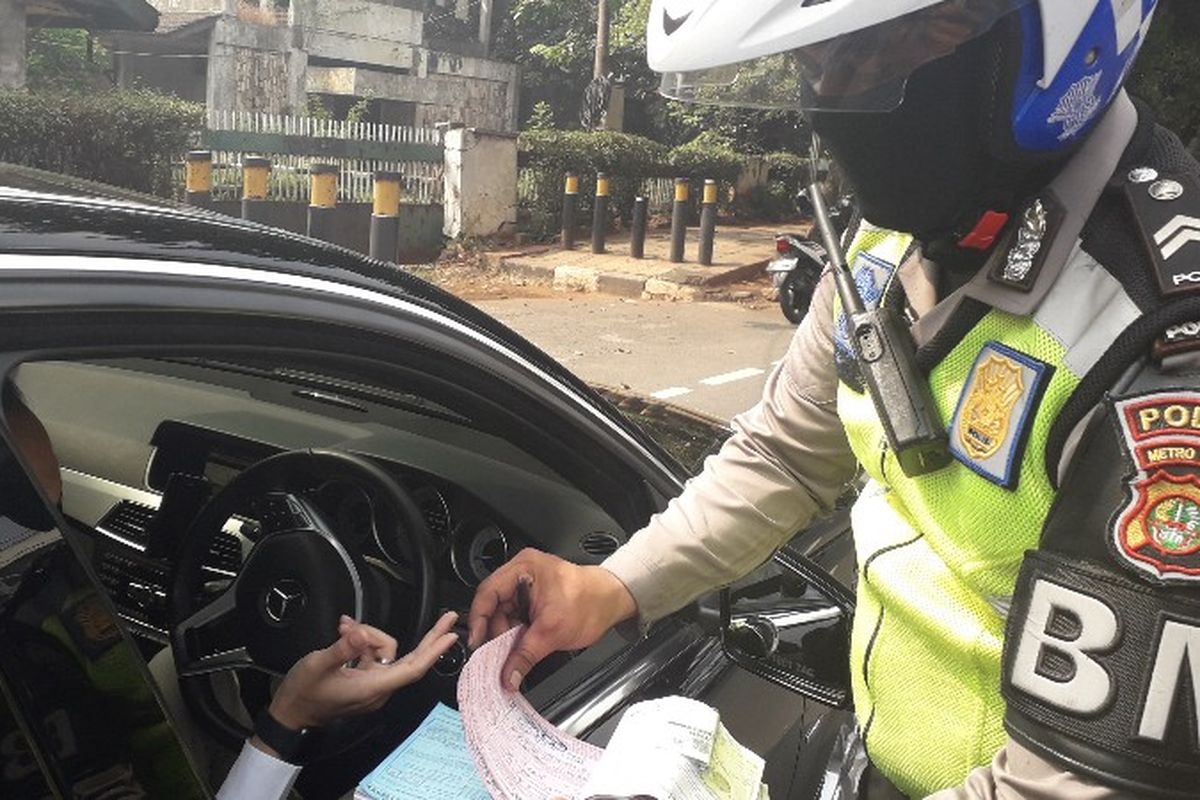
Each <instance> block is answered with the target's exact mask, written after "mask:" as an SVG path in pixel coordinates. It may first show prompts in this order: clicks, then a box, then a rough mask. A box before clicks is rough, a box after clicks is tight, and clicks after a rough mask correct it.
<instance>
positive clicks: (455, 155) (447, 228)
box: [443, 128, 517, 238]
mask: <svg viewBox="0 0 1200 800" xmlns="http://www.w3.org/2000/svg"><path fill="white" fill-rule="evenodd" d="M445 152H446V168H445V193H444V198H443V202H444V203H445V225H444V227H443V231H444V232H445V234H446V236H448V237H450V238H457V237H460V236H491V235H493V234H497V233H501V232H504V231H506V230H511V229H513V228H515V227H516V224H517V139H516V135H515V134H505V133H494V132H489V131H482V130H476V129H474V128H458V129H455V130H450V131H447V132H446V144H445Z"/></svg>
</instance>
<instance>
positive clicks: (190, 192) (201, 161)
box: [184, 150, 212, 208]
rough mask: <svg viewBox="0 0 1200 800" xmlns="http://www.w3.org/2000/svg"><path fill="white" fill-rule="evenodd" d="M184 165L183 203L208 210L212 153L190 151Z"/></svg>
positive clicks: (210, 192) (210, 193) (207, 151)
mask: <svg viewBox="0 0 1200 800" xmlns="http://www.w3.org/2000/svg"><path fill="white" fill-rule="evenodd" d="M184 163H185V167H184V202H186V203H187V204H188V205H189V206H197V207H199V208H208V206H209V205H210V204H211V203H212V152H211V151H209V150H192V151H191V152H189V153H188V154H187V157H186V159H185V161H184Z"/></svg>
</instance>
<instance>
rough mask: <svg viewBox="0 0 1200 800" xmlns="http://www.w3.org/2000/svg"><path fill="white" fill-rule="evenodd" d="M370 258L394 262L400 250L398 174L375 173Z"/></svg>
mask: <svg viewBox="0 0 1200 800" xmlns="http://www.w3.org/2000/svg"><path fill="white" fill-rule="evenodd" d="M370 247H371V258H378V259H379V260H381V261H393V262H394V261H395V260H396V256H397V254H398V251H399V248H400V173H398V172H376V173H375V207H374V209H373V211H372V213H371V245H370Z"/></svg>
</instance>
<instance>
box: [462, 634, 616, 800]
mask: <svg viewBox="0 0 1200 800" xmlns="http://www.w3.org/2000/svg"><path fill="white" fill-rule="evenodd" d="M522 630H523V629H522V628H514V629H513V630H511V631H509V632H508V633H506V634H504V635H503V636H499V637H497V638H495V639H493V640H492V641H491V642H489V643H487V644H485V645H484V646H483V647H481V648H479V649H478V650H476V651H475V654H474V655H472V656H471V659H470V661H468V662H467V665H466V666H465V667H464V668H463V671H462V674H461V675H459V678H458V707H459V709H460V711H461V713H462V720H463V730H464V732H465V733H466V737H467V745H468V747H469V748H470V750H471V756H472V758H473V759H474V761H475V767H476V769H478V771H479V775H480V777H481V778H482V779H483V783H484V785H485V786H487V789H488V791H489V792H491V795H492V797H493V798H494V800H551V798H554V797H567V798H574V797H577V796H578V795H579V791H580V789H581V788H582V787H583V784H584V782H586V781H587V779H588V777H589V776H590V775H591V772H592V768H593V767H594V766H595V764H596V762H597V761H599V760H600V755H601V754H602V753H603V752H604V751H603V750H601V749H600V748H599V747H596V746H594V745H590V744H588V743H587V742H583V741H580V740H579V739H576V738H574V737H571V736H568V735H567V734H565V733H563V732H562V731H560V730H559V729H558V728H556V727H554V726H553V725H551V724H550V723H549V722H547V721H546V720H545V719H544V718H543V717H542V716H541V715H540V714H538V713H537V711H535V710H534V708H533V706H531V705H530V704H529V701H528V700H526V699H525V698H524V697H523V696H522V695H521V694H520V693H519V692H510V691H508V690H507V689H505V688H504V687H503V686H502V685H501V677H500V672H501V669H502V668H503V666H504V661H505V659H507V658H508V654H509V653H510V652H511V651H512V648H513V645H514V644H515V643H516V641H517V637H519V636H520V634H521V631H522Z"/></svg>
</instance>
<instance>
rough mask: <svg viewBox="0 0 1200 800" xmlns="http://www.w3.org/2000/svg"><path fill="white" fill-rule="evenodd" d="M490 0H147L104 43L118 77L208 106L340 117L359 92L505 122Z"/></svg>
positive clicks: (511, 67) (470, 119) (509, 74)
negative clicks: (145, 12)
mask: <svg viewBox="0 0 1200 800" xmlns="http://www.w3.org/2000/svg"><path fill="white" fill-rule="evenodd" d="M6 1H7V0H0V3H2V2H6ZM502 1H503V0H290V2H289V0H276V2H274V3H272V2H271V0H265V2H264V3H263V4H257V3H247V2H244V0H242V1H239V0H150V3H151V5H153V6H154V7H155V8H156V9H158V12H159V22H158V26H157V28H155V29H154V30H153V31H149V32H142V31H116V32H112V33H110V34H107V35H106V36H105V43H106V45H107V46H108V47H109V49H110V50H111V51H112V53H113V59H114V67H115V74H116V79H117V82H118V84H119V85H120V86H122V87H134V86H140V87H146V88H150V89H155V90H158V91H163V92H170V93H173V94H176V95H178V96H179V97H182V98H185V99H188V100H195V101H198V102H204V103H205V104H206V105H207V106H208V108H209V109H210V110H232V111H256V112H264V113H269V114H299V113H304V112H305V110H306V107H308V108H309V109H310V110H311V105H312V104H313V103H316V104H319V105H321V106H323V107H324V108H325V109H327V110H328V111H329V112H331V113H332V115H333V116H335V117H338V118H344V117H345V115H346V112H347V111H348V110H349V109H350V108H351V107H352V106H354V105H355V104H356V103H360V102H361V101H362V100H364V99H366V100H369V102H368V103H366V104H365V109H364V115H363V116H362V117H361V119H362V120H363V121H366V122H380V123H386V124H391V125H412V126H417V127H430V126H433V125H434V124H436V123H439V122H453V123H462V124H465V125H468V126H472V127H477V128H484V129H490V130H496V131H514V130H516V126H517V108H518V94H517V93H518V90H519V73H518V67H517V66H516V65H515V64H511V63H507V62H503V61H498V60H495V59H493V58H491V57H490V53H491V48H492V40H493V36H494V33H495V30H496V27H497V24H498V21H499V20H498V12H499V6H500V3H501V2H502Z"/></svg>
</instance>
